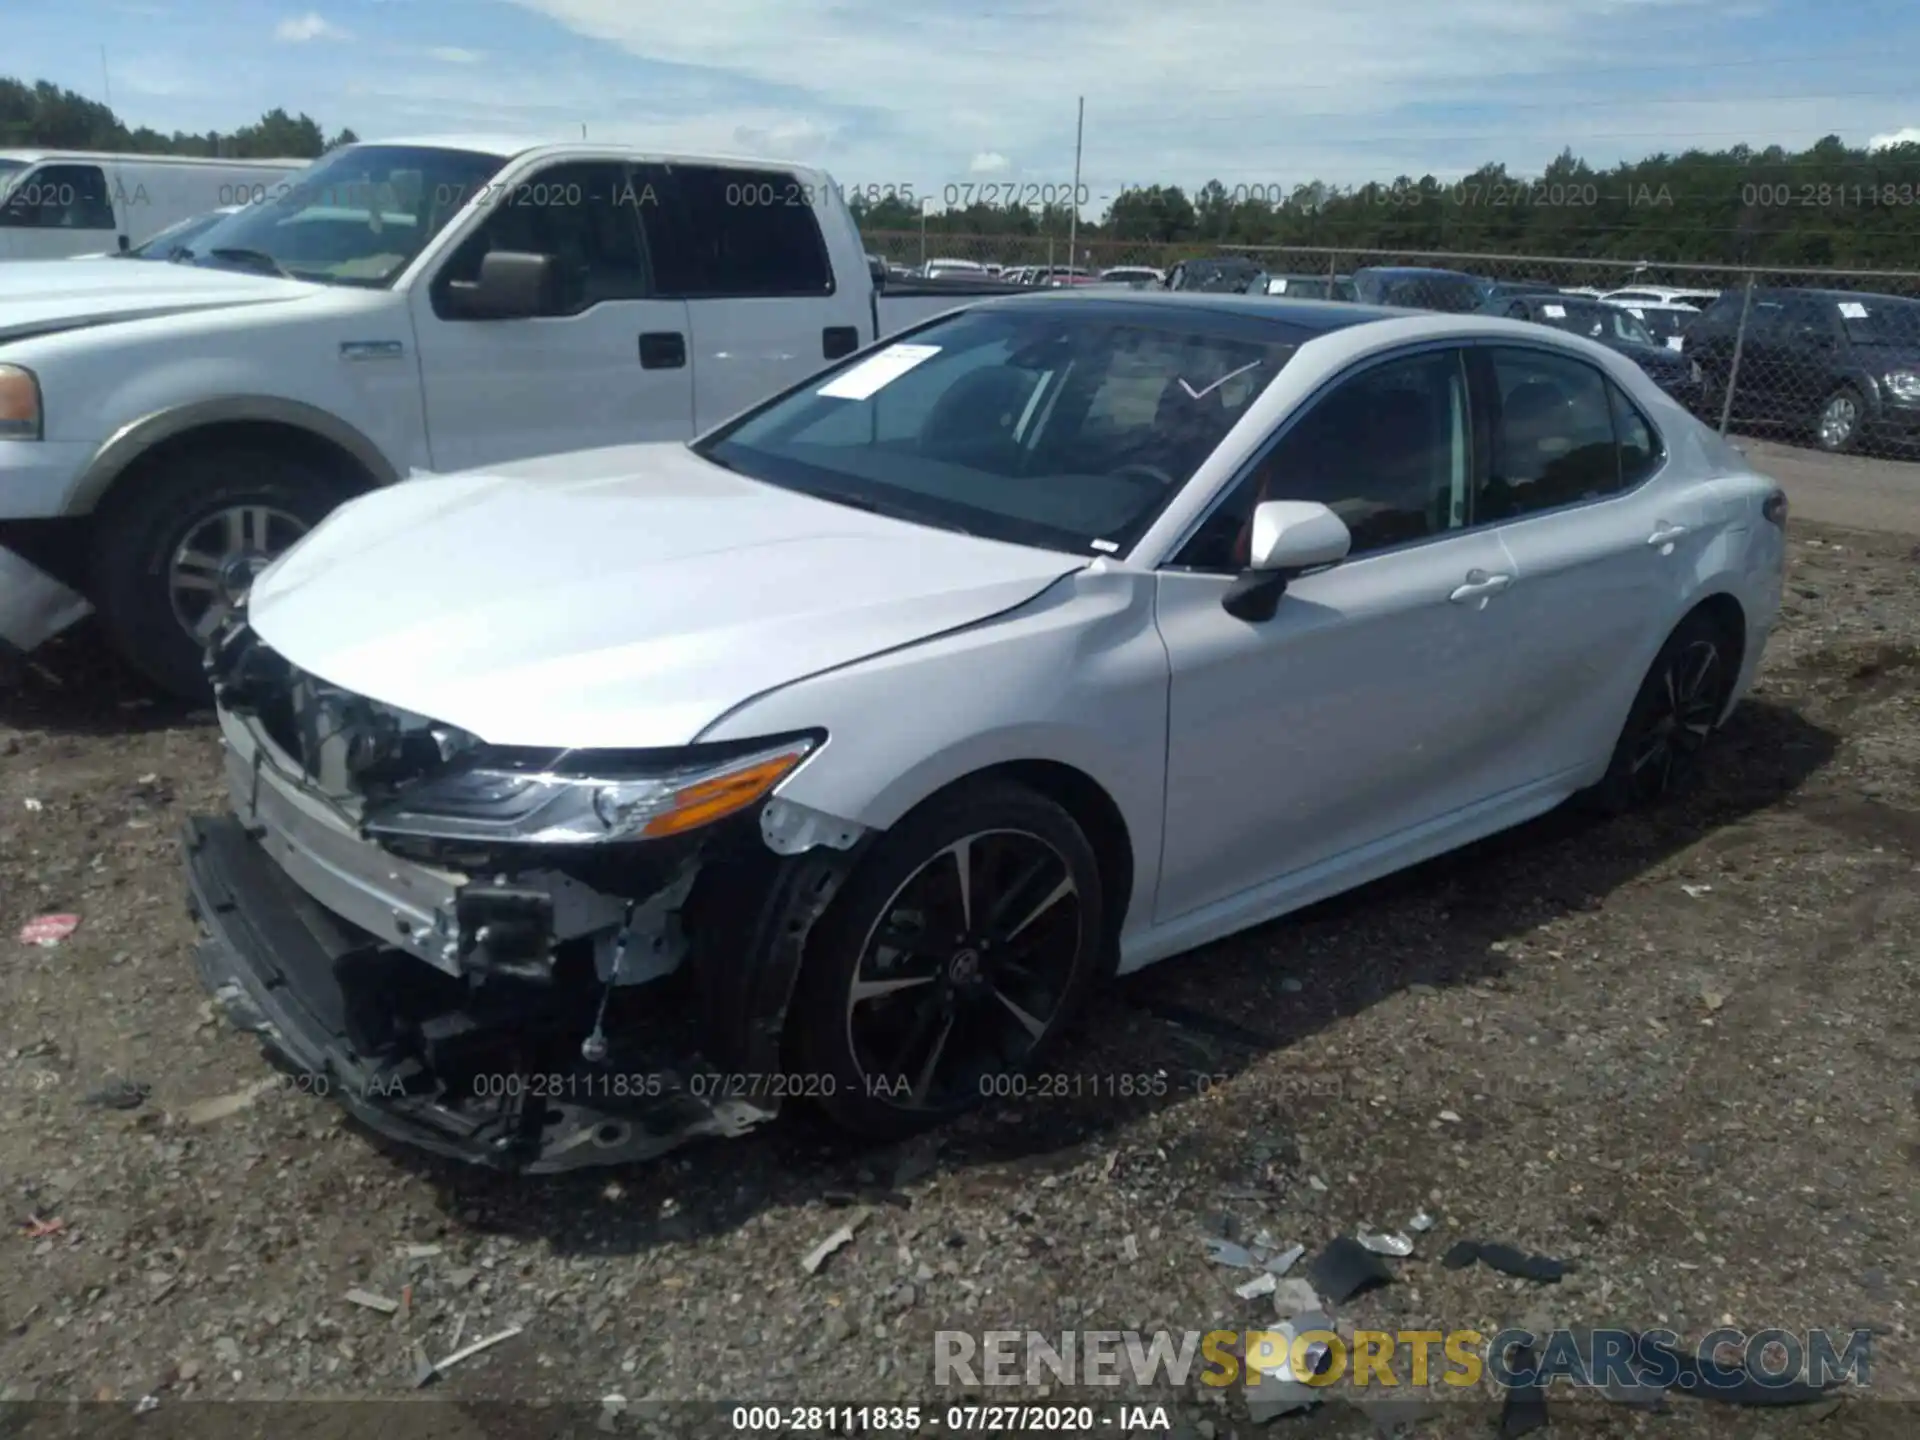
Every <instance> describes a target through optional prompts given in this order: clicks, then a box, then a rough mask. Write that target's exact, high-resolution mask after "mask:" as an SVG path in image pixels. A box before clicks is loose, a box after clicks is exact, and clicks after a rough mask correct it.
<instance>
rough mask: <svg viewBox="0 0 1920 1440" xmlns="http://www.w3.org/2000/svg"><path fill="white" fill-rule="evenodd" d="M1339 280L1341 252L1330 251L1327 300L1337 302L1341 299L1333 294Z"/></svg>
mask: <svg viewBox="0 0 1920 1440" xmlns="http://www.w3.org/2000/svg"><path fill="white" fill-rule="evenodd" d="M1339 278H1340V252H1339V251H1337V250H1329V251H1327V299H1329V300H1337V299H1339V298H1340V297H1339V296H1337V295H1335V294H1334V293H1333V292H1334V290H1335V288H1336V282H1337V281H1338V280H1339Z"/></svg>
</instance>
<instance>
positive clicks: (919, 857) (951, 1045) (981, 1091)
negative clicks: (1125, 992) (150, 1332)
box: [789, 782, 1107, 1140]
mask: <svg viewBox="0 0 1920 1440" xmlns="http://www.w3.org/2000/svg"><path fill="white" fill-rule="evenodd" d="M1104 916H1105V907H1104V904H1103V901H1102V897H1101V887H1100V867H1099V863H1098V861H1097V860H1096V858H1095V856H1094V852H1093V847H1092V846H1091V845H1089V844H1088V843H1087V837H1086V836H1085V834H1083V833H1082V832H1081V829H1080V827H1079V826H1078V825H1077V824H1075V823H1074V820H1073V817H1072V816H1071V815H1069V814H1068V813H1067V812H1066V810H1064V809H1063V808H1062V807H1061V806H1059V805H1057V804H1055V803H1054V802H1053V801H1052V800H1049V799H1047V798H1046V797H1044V796H1042V795H1038V794H1036V793H1034V792H1033V791H1031V790H1028V789H1026V788H1025V787H1023V786H1019V785H1012V784H1006V783H999V782H996V783H989V784H982V785H980V786H978V787H974V788H969V789H965V790H961V791H958V792H956V793H954V794H952V795H950V796H946V797H942V798H940V799H937V800H935V801H934V802H933V803H932V804H930V805H928V806H927V807H926V808H924V809H923V810H921V811H919V812H917V813H916V814H913V815H910V816H909V817H908V818H907V819H906V820H905V821H904V822H902V823H901V824H900V825H898V826H896V827H895V828H894V829H893V830H891V831H889V832H888V833H887V834H886V835H885V836H883V837H882V838H881V840H880V842H879V844H878V845H877V846H876V847H875V848H874V850H873V851H872V852H871V853H870V854H869V855H868V856H867V857H866V859H865V860H864V861H863V862H862V863H861V866H860V868H859V869H858V870H857V871H856V872H855V873H854V875H853V877H852V878H851V879H850V880H849V882H848V884H847V886H846V888H845V889H843V890H842V891H841V892H840V894H839V896H838V897H836V899H835V901H834V903H833V905H832V907H831V908H830V909H829V910H828V912H827V914H826V915H825V916H823V917H822V918H821V921H820V923H819V924H818V926H816V927H815V930H814V933H813V934H812V936H810V937H809V939H808V943H807V959H806V964H805V966H804V967H803V968H802V970H801V975H800V983H799V987H798V990H797V991H796V994H795V997H794V1005H793V1008H792V1010H791V1011H790V1012H789V1023H790V1024H791V1026H792V1027H793V1028H792V1031H791V1034H792V1036H793V1053H794V1056H795V1058H796V1060H797V1061H798V1066H799V1077H797V1078H804V1081H805V1085H804V1087H803V1089H802V1091H801V1093H803V1094H806V1095H809V1096H813V1097H815V1098H816V1099H817V1101H818V1103H819V1105H820V1108H821V1109H823V1110H824V1111H825V1112H826V1113H827V1116H828V1118H829V1119H831V1120H832V1121H833V1122H834V1123H835V1124H836V1125H838V1126H840V1127H841V1128H842V1129H844V1130H847V1131H850V1132H852V1133H853V1134H856V1135H859V1136H861V1137H863V1138H867V1139H874V1140H891V1139H898V1138H900V1137H902V1136H905V1135H909V1134H912V1133H914V1132H915V1131H918V1130H923V1129H926V1128H928V1127H930V1126H932V1125H935V1124H938V1123H940V1122H941V1121H943V1120H946V1119H948V1118H950V1117H952V1116H955V1115H959V1114H961V1113H962V1112H964V1111H966V1110H970V1109H972V1108H973V1107H974V1106H976V1105H978V1104H980V1103H981V1102H982V1101H983V1100H987V1099H991V1098H992V1097H994V1096H996V1095H1009V1094H1016V1093H1021V1092H1020V1091H1019V1090H1018V1088H1017V1084H1016V1082H1017V1079H1018V1077H1020V1076H1023V1075H1026V1074H1028V1073H1030V1072H1031V1071H1032V1070H1033V1068H1034V1067H1035V1066H1036V1065H1037V1064H1039V1063H1040V1062H1041V1061H1042V1060H1043V1059H1044V1058H1045V1057H1046V1055H1047V1054H1048V1053H1049V1052H1050V1051H1051V1050H1052V1049H1053V1048H1054V1046H1055V1045H1056V1044H1057V1043H1058V1042H1059V1039H1060V1035H1061V1033H1062V1031H1063V1030H1064V1029H1065V1027H1066V1025H1067V1023H1068V1021H1069V1020H1070V1018H1071V1017H1072V1016H1073V1014H1074V1013H1075V1012H1076V1011H1077V1010H1078V1009H1079V1007H1080V1005H1081V1003H1082V1001H1084V999H1085V998H1086V994H1087V991H1088V989H1089V987H1090V985H1091V984H1092V981H1093V977H1094V974H1095V972H1096V971H1097V970H1098V968H1099V961H1100V957H1101V956H1102V955H1103V954H1104V953H1105V951H1104V949H1103V947H1104V946H1105V944H1106V941H1107V937H1106V935H1105V933H1104V932H1105V929H1106V923H1105V919H1104Z"/></svg>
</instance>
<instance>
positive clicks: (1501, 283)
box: [1480, 280, 1562, 305]
mask: <svg viewBox="0 0 1920 1440" xmlns="http://www.w3.org/2000/svg"><path fill="white" fill-rule="evenodd" d="M1560 293H1562V292H1561V289H1560V287H1559V286H1558V285H1553V284H1550V283H1548V282H1547V281H1545V280H1488V281H1486V282H1484V283H1483V285H1482V287H1481V290H1480V303H1481V304H1482V305H1485V304H1486V303H1487V302H1488V301H1489V300H1507V299H1511V298H1512V297H1513V296H1515V295H1558V294H1560Z"/></svg>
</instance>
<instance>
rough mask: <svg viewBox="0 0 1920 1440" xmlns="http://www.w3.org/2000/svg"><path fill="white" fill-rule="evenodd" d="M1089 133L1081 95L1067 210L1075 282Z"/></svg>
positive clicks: (1070, 270)
mask: <svg viewBox="0 0 1920 1440" xmlns="http://www.w3.org/2000/svg"><path fill="white" fill-rule="evenodd" d="M1086 134H1087V97H1086V96H1084V95H1082V96H1081V97H1080V118H1079V119H1078V120H1076V121H1075V122H1074V125H1073V194H1072V196H1071V197H1070V198H1069V200H1068V203H1069V204H1071V205H1072V206H1073V209H1072V210H1070V211H1068V212H1067V283H1068V284H1069V285H1071V284H1072V283H1073V275H1074V263H1075V260H1074V257H1075V256H1076V255H1078V254H1079V253H1080V252H1079V251H1078V250H1076V249H1075V248H1074V243H1075V242H1076V241H1077V240H1078V239H1079V238H1080V146H1081V142H1082V141H1083V140H1085V138H1086Z"/></svg>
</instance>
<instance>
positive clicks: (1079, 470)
mask: <svg viewBox="0 0 1920 1440" xmlns="http://www.w3.org/2000/svg"><path fill="white" fill-rule="evenodd" d="M1301 338H1304V337H1303V336H1302V335H1300V334H1298V333H1296V332H1292V331H1290V330H1289V329H1287V328H1283V327H1279V326H1275V325H1272V324H1270V323H1266V322H1260V321H1250V320H1247V319H1246V318H1244V317H1206V318H1205V319H1204V320H1199V321H1196V320H1195V319H1194V318H1193V317H1179V316H1175V317H1169V316H1167V315H1166V313H1165V312H1158V313H1154V314H1150V315H1148V316H1145V317H1142V316H1141V314H1140V309H1139V307H1137V306H1130V305H1128V304H1126V303H1125V302H1113V303H1109V302H1092V301H1076V302H1071V303H1070V304H1062V305H1050V304H1048V305H1032V304H1026V305H1018V306H1006V307H1003V308H994V307H988V308H982V309H977V310H972V311H967V312H964V313H962V314H959V315H956V316H953V317H950V318H946V319H942V320H938V321H935V322H934V323H933V324H931V325H928V326H924V327H922V328H921V329H919V330H916V331H914V332H912V333H911V335H910V336H909V337H908V338H907V339H906V340H904V341H902V342H897V343H895V344H892V345H889V346H886V347H885V348H883V349H881V350H877V351H875V352H873V353H871V354H869V355H867V356H865V357H863V358H860V359H857V360H855V361H853V362H851V363H850V364H848V365H844V366H842V367H840V368H838V369H837V370H835V371H832V372H829V373H828V374H826V375H825V376H824V377H823V376H816V377H815V378H814V379H812V380H809V381H808V382H807V383H806V385H805V386H803V387H802V388H801V389H799V390H798V391H794V392H791V393H789V394H788V395H786V396H783V397H781V398H779V399H776V400H774V401H772V402H770V403H769V404H768V405H766V406H765V407H764V408H762V409H760V410H758V411H757V412H754V413H751V414H749V415H747V416H745V417H743V418H742V419H741V420H739V421H737V422H735V423H734V424H733V425H730V426H729V427H727V428H726V429H725V430H723V431H721V432H719V433H718V434H717V435H714V436H712V437H709V438H708V439H706V440H704V441H701V442H700V443H699V444H698V445H697V446H696V447H695V448H696V449H697V450H698V452H699V453H700V454H702V455H704V456H706V457H707V458H708V459H710V460H712V461H713V462H715V463H716V464H718V465H721V466H724V467H725V468H727V469H729V470H734V471H737V472H739V473H740V474H743V475H747V476H750V477H752V478H753V479H756V480H763V481H766V482H767V483H769V484H773V485H778V486H781V487H783V488H785V489H791V490H799V491H802V492H804V493H806V494H810V495H816V496H819V497H821V498H823V499H827V500H835V501H839V502H841V503H843V504H848V505H853V506H855V507H857V508H860V509H866V510H874V511H878V512H879V513H881V514H885V515H891V516H895V517H897V518H899V519H904V520H910V521H914V522H917V523H920V524H925V525H932V526H937V527H942V528H948V529H957V530H964V531H966V532H968V533H970V534H975V535H980V536H983V537H985V538H988V539H994V540H1004V541H1009V542H1012V543H1015V544H1023V545H1036V546H1041V547H1044V548H1047V549H1053V550H1067V551H1072V552H1075V553H1081V554H1084V553H1085V552H1086V551H1088V550H1094V551H1096V552H1099V553H1111V552H1115V551H1121V550H1124V549H1126V548H1127V547H1128V546H1130V545H1131V544H1132V543H1133V542H1134V541H1135V540H1137V539H1138V538H1139V537H1140V535H1141V534H1142V533H1143V532H1144V531H1145V530H1146V528H1147V526H1148V525H1150V524H1151V523H1152V522H1153V519H1154V517H1155V516H1156V515H1158V514H1159V513H1160V511H1161V509H1162V508H1163V507H1164V506H1165V505H1166V504H1167V502H1168V501H1169V500H1171V499H1172V498H1173V497H1174V495H1176V494H1177V493H1178V492H1179V490H1180V487H1181V486H1182V485H1184V484H1185V483H1186V482H1187V480H1188V479H1190V478H1191V477H1192V475H1193V473H1194V471H1195V470H1197V469H1198V468H1199V466H1200V464H1201V462H1202V461H1204V460H1205V459H1206V458H1207V456H1209V455H1210V454H1212V453H1213V450H1214V448H1215V447H1216V446H1217V445H1218V444H1219V443H1220V440H1221V438H1222V437H1223V436H1225V435H1226V433H1227V431H1228V430H1229V429H1231V428H1232V426H1233V424H1234V422H1235V421H1237V420H1238V419H1239V418H1240V416H1241V415H1243V414H1244V413H1246V408H1247V406H1248V405H1250V404H1251V403H1252V402H1253V399H1254V397H1255V396H1256V395H1258V394H1259V393H1260V392H1261V391H1262V390H1263V389H1265V388H1266V386H1267V385H1268V384H1269V383H1271V382H1272V380H1273V377H1274V376H1275V375H1276V374H1278V373H1279V371H1280V369H1281V367H1282V366H1284V365H1285V364H1286V363H1287V361H1288V360H1289V359H1291V358H1292V356H1293V353H1294V350H1295V348H1296V342H1297V341H1298V340H1299V339H1301Z"/></svg>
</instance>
